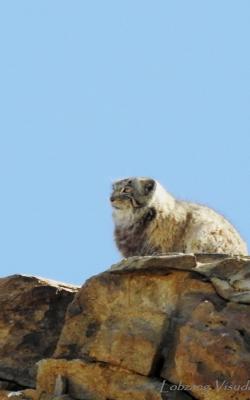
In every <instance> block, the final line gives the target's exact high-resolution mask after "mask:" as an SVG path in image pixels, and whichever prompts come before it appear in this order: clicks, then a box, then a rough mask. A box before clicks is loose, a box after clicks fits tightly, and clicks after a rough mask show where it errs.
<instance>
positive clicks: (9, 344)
mask: <svg viewBox="0 0 250 400" xmlns="http://www.w3.org/2000/svg"><path fill="white" fill-rule="evenodd" d="M75 292H76V288H71V287H63V286H60V285H58V284H52V283H51V282H47V281H42V280H40V279H37V278H27V277H11V278H6V279H2V280H0V306H1V308H0V381H1V379H2V381H3V382H2V386H0V388H2V389H7V390H9V386H8V384H7V385H6V382H4V380H6V381H7V380H11V381H12V382H9V383H10V384H12V383H13V382H16V383H19V384H20V385H27V386H28V384H30V383H32V384H33V382H34V381H33V378H34V371H35V367H34V365H35V362H36V361H37V360H38V359H39V360H40V359H41V358H42V357H43V358H44V360H42V361H39V363H38V375H37V390H36V391H32V392H30V393H29V392H27V390H26V391H25V390H23V391H22V392H21V394H19V396H18V397H19V398H31V399H32V400H71V399H77V400H78V399H79V400H81V399H82V400H137V399H138V400H154V399H157V400H158V399H164V400H174V399H175V400H188V399H189V400H190V399H200V400H232V399H234V400H241V399H242V400H250V257H232V256H228V255H224V254H218V255H214V254H196V255H192V254H169V255H166V256H160V257H155V256H153V257H132V258H130V259H125V260H122V261H121V262H120V263H118V264H116V265H115V266H113V267H112V268H111V269H109V270H108V271H106V272H104V273H102V274H100V275H97V276H94V277H93V278H91V279H89V280H88V281H87V282H86V283H85V285H83V287H82V288H81V289H80V290H78V291H77V293H76V294H75ZM73 297H74V298H73ZM72 299H73V301H71V300H72ZM70 301H71V302H70ZM69 302H70V304H69ZM68 304H69V306H68V309H67V313H66V318H65V321H64V313H65V309H66V307H67V305H68ZM60 331H61V334H60V338H59V340H58V336H59V333H60ZM33 334H34V335H35V336H34V337H35V338H36V337H37V336H36V335H38V338H39V340H37V341H36V340H34V341H31V342H30V341H29V340H28V339H29V338H32V335H33ZM27 338H28V339H27ZM54 350H55V351H54ZM53 351H54V353H53ZM52 353H53V354H52ZM8 376H9V377H11V378H9V377H8ZM24 378H25V379H26V380H25V379H24ZM25 382H26V383H25ZM27 382H28V383H27ZM0 383H1V382H0ZM230 385H231V387H230ZM13 390H15V389H13ZM1 393H2V396H3V397H1ZM14 394H15V393H14ZM8 395H10V393H8V392H6V391H2V392H0V400H1V398H3V399H5V398H6V396H8ZM12 395H13V394H12ZM4 396H5V397H4ZM11 397H12V396H11ZM14 397H17V396H14Z"/></svg>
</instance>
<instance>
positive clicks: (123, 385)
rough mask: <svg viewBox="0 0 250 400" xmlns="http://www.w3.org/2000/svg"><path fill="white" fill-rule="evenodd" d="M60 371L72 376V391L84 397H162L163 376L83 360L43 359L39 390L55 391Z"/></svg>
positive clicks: (136, 399)
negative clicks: (142, 373)
mask: <svg viewBox="0 0 250 400" xmlns="http://www.w3.org/2000/svg"><path fill="white" fill-rule="evenodd" d="M58 374H60V375H62V376H64V377H65V378H66V379H67V380H68V388H67V391H68V394H69V395H70V396H71V397H73V398H76V399H83V400H106V399H116V400H126V399H134V400H144V399H148V400H149V399H150V400H161V399H162V397H161V394H160V389H161V386H162V383H161V381H160V380H156V379H151V378H146V377H144V376H140V375H137V374H133V373H130V372H129V371H126V370H124V369H121V368H119V367H116V366H112V365H110V366H109V365H106V364H103V363H97V362H96V363H87V362H84V361H82V360H72V361H67V360H61V359H60V360H43V361H41V362H40V363H39V369H38V376H37V391H38V393H43V392H45V393H48V394H53V393H54V391H55V382H56V378H57V376H58Z"/></svg>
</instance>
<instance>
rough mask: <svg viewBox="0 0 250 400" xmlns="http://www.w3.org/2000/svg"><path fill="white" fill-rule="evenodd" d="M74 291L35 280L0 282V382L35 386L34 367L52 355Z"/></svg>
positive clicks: (18, 279) (20, 277)
mask: <svg viewBox="0 0 250 400" xmlns="http://www.w3.org/2000/svg"><path fill="white" fill-rule="evenodd" d="M76 291H77V288H76V287H74V286H71V285H65V284H61V283H59V282H54V281H49V280H45V279H41V278H35V277H28V276H21V275H14V276H10V277H7V278H2V279H0V379H2V380H8V381H11V382H13V383H16V384H19V385H21V386H25V387H34V386H35V372H36V371H35V363H36V362H37V361H38V360H41V359H42V358H45V357H50V356H51V355H52V354H53V352H54V350H55V347H56V344H57V340H58V337H59V334H60V332H61V329H62V326H63V323H64V316H65V311H66V308H67V306H68V304H69V303H70V302H71V301H72V299H73V297H74V294H75V293H76Z"/></svg>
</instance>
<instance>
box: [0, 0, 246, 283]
mask: <svg viewBox="0 0 250 400" xmlns="http://www.w3.org/2000/svg"><path fill="white" fill-rule="evenodd" d="M249 21H250V2H249V1H247V0H245V1H244V0H241V1H230V0H224V1H223V0H221V1H218V0H216V1H215V0H209V1H200V0H197V1H192V0H190V1H186V0H183V1H166V0H162V1H146V0H143V1H137V0H133V1H130V0H127V1H109V0H107V1H94V0H91V1H76V0H75V1H63V0H60V1H59V0H57V1H56V0H53V1H51V0H49V1H47V0H42V1H35V2H34V1H26V0H22V1H17V0H16V1H4V2H1V5H0V48H1V63H0V103H1V104H0V105H1V118H0V184H1V197H0V243H1V245H0V265H1V273H0V274H1V276H4V275H10V274H13V273H24V274H32V275H40V276H45V277H48V278H52V279H57V280H61V281H66V282H72V283H77V284H81V283H82V282H83V281H84V280H85V279H86V278H88V277H90V276H91V275H93V274H96V273H99V272H100V271H103V270H104V269H106V268H107V267H109V266H110V265H111V264H112V263H114V262H116V261H117V260H119V258H120V255H119V253H118V251H117V250H116V248H115V245H114V243H113V238H112V230H113V226H112V219H111V209H110V206H109V201H108V198H109V191H110V185H111V181H112V180H113V179H117V178H121V177H126V176H131V175H132V176H135V175H143V176H152V177H154V178H157V179H158V180H160V181H161V182H162V183H163V184H164V185H165V186H166V187H167V189H168V190H169V191H170V192H171V193H173V194H174V195H176V196H177V197H179V198H181V199H187V200H192V201H196V202H200V203H205V204H207V205H209V206H211V207H213V208H214V209H216V210H218V211H219V212H221V213H223V214H224V215H225V216H226V217H228V218H229V219H230V220H231V221H232V222H233V223H234V224H235V225H236V226H237V228H238V230H239V231H240V232H241V234H242V235H243V237H244V238H245V239H246V240H247V242H248V244H250V212H249V206H250V183H249V181H250V166H249V161H250V44H249V43H250V24H249Z"/></svg>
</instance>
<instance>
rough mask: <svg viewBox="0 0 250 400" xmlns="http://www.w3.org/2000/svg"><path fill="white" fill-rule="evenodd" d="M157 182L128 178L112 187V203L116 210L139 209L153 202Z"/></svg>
mask: <svg viewBox="0 0 250 400" xmlns="http://www.w3.org/2000/svg"><path fill="white" fill-rule="evenodd" d="M155 187H156V182H155V181H154V180H153V179H150V178H127V179H122V180H119V181H116V182H114V183H113V186H112V193H111V196H110V201H111V204H112V207H114V208H115V209H117V210H119V209H123V210H124V209H135V210H136V209H138V208H141V207H145V206H146V205H147V204H148V203H149V201H150V200H151V198H152V196H153V193H154V190H155Z"/></svg>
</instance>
